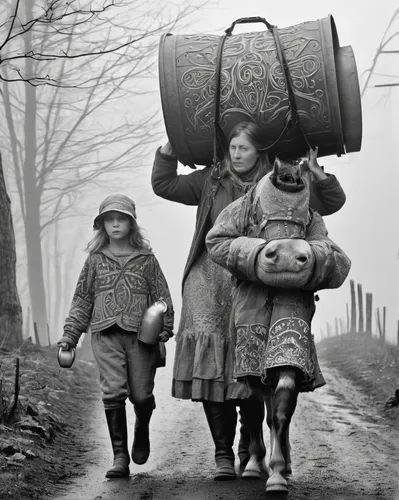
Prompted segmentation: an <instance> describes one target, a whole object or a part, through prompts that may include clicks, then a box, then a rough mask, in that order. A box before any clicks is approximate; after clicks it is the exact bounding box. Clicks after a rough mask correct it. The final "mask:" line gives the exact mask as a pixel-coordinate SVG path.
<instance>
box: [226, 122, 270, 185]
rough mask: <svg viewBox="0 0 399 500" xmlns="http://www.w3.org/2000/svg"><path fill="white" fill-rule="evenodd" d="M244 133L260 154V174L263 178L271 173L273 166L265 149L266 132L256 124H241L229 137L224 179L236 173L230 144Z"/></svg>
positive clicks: (258, 162) (234, 128) (233, 129)
mask: <svg viewBox="0 0 399 500" xmlns="http://www.w3.org/2000/svg"><path fill="white" fill-rule="evenodd" d="M242 133H244V134H245V135H246V136H247V137H248V139H249V140H250V142H251V143H252V144H253V145H254V146H255V148H256V149H257V151H258V153H259V158H258V161H257V165H258V171H259V173H261V174H262V176H263V175H264V174H265V173H267V172H270V170H271V169H272V166H271V165H270V162H269V155H268V154H267V151H266V149H265V133H264V131H263V130H262V128H261V127H260V126H259V125H258V124H257V123H255V122H240V123H238V124H237V125H235V126H234V127H233V128H232V130H231V132H230V135H229V137H228V141H227V151H225V157H224V160H223V164H224V165H223V169H222V176H223V177H224V176H226V175H231V174H232V172H234V171H233V170H232V166H231V158H230V143H231V141H232V139H234V138H235V137H238V136H239V135H240V134H242Z"/></svg>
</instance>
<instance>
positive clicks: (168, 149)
mask: <svg viewBox="0 0 399 500" xmlns="http://www.w3.org/2000/svg"><path fill="white" fill-rule="evenodd" d="M161 153H162V154H163V155H167V156H175V152H174V151H173V148H172V145H171V143H170V142H169V141H168V142H167V143H166V144H165V145H164V146H162V148H161Z"/></svg>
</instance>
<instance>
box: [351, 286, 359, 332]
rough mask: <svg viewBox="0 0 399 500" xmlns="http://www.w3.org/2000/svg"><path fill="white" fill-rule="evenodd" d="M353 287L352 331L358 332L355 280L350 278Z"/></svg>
mask: <svg viewBox="0 0 399 500" xmlns="http://www.w3.org/2000/svg"><path fill="white" fill-rule="evenodd" d="M350 287H351V329H350V332H351V333H356V323H357V321H356V294H355V282H354V281H353V280H350Z"/></svg>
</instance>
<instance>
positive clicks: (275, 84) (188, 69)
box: [176, 22, 331, 137]
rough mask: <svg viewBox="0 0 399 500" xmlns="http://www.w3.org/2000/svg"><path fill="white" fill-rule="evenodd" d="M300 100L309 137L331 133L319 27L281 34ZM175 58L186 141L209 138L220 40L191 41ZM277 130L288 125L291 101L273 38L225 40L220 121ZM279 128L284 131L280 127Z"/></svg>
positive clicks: (241, 36) (262, 35) (305, 25)
mask: <svg viewBox="0 0 399 500" xmlns="http://www.w3.org/2000/svg"><path fill="white" fill-rule="evenodd" d="M279 35H280V40H281V43H282V45H283V47H284V54H285V56H286V59H287V63H288V68H289V72H290V76H291V82H292V87H293V90H294V93H295V96H296V102H297V106H298V111H299V114H300V116H301V118H302V119H303V120H304V121H303V126H305V127H306V128H307V131H310V132H311V131H314V130H317V128H320V126H321V127H323V130H324V129H325V128H326V127H331V124H330V122H331V117H330V113H329V109H328V107H327V105H328V102H326V101H327V98H326V92H327V91H326V82H325V78H324V71H325V68H324V66H323V65H324V62H323V51H322V46H321V43H320V41H319V39H320V38H321V33H320V31H319V25H318V23H317V22H307V23H302V24H301V25H296V26H292V27H289V28H284V29H281V30H279ZM181 38H182V40H183V43H182V44H181V46H180V47H179V51H178V54H177V53H176V68H177V72H178V78H179V87H180V88H181V89H182V91H181V103H182V105H183V106H182V107H183V110H184V113H185V116H186V118H187V120H188V124H187V126H186V128H185V131H186V133H187V134H188V135H194V134H195V135H198V132H200V134H202V135H203V136H204V137H205V136H208V137H209V136H210V135H211V134H212V130H213V120H214V117H213V112H214V111H213V107H214V95H215V88H216V86H215V78H214V72H215V67H216V62H217V61H216V58H217V48H218V44H219V40H220V38H219V37H218V36H213V35H203V36H200V35H187V36H183V37H181ZM237 112H239V113H240V115H241V116H242V115H244V116H248V118H249V119H255V120H258V121H259V122H261V123H267V124H268V125H269V126H270V124H271V125H273V122H275V121H277V120H280V121H282V120H285V119H286V117H287V115H288V113H289V101H288V94H287V89H286V83H285V76H284V73H283V70H282V67H281V64H280V62H279V60H278V58H277V54H276V46H275V42H274V38H273V35H272V33H270V32H269V31H264V32H259V33H244V34H239V35H232V36H230V37H227V38H226V41H225V45H224V49H223V56H222V74H221V100H220V120H221V123H222V126H223V124H224V125H226V124H227V122H228V119H229V117H231V116H232V114H234V113H237ZM279 128H281V126H279Z"/></svg>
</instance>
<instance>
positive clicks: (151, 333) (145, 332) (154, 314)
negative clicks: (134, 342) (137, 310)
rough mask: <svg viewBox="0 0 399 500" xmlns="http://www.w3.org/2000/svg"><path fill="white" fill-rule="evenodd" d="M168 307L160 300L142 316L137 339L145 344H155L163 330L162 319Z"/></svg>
mask: <svg viewBox="0 0 399 500" xmlns="http://www.w3.org/2000/svg"><path fill="white" fill-rule="evenodd" d="M167 310H168V306H167V304H166V302H165V301H164V300H162V299H159V300H157V301H156V302H154V304H152V305H151V306H150V307H148V309H146V311H145V312H144V314H143V317H142V320H141V324H140V330H139V334H138V339H139V340H141V342H144V343H145V344H152V345H154V344H157V343H158V342H159V334H160V333H162V329H163V317H164V314H165V313H166V311H167Z"/></svg>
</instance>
